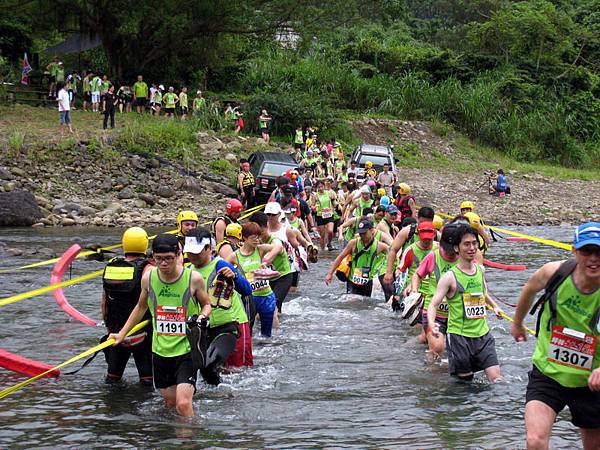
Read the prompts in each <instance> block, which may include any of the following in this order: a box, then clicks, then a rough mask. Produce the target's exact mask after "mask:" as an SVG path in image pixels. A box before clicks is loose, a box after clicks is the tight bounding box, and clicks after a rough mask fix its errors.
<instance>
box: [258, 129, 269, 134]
mask: <svg viewBox="0 0 600 450" xmlns="http://www.w3.org/2000/svg"><path fill="white" fill-rule="evenodd" d="M260 132H261V133H264V134H269V129H268V128H261V129H260Z"/></svg>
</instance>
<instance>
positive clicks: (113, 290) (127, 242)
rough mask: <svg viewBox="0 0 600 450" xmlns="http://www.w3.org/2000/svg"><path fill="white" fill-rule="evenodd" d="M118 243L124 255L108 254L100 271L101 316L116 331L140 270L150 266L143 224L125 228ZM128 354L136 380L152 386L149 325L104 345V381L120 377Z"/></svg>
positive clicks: (137, 287)
mask: <svg viewBox="0 0 600 450" xmlns="http://www.w3.org/2000/svg"><path fill="white" fill-rule="evenodd" d="M121 243H122V247H123V252H124V253H125V256H124V257H117V258H112V259H111V260H110V261H109V262H108V264H107V265H106V267H105V268H104V273H103V275H102V286H103V291H102V319H103V320H104V323H105V324H106V329H107V330H108V332H109V333H118V332H119V330H120V329H121V328H123V325H125V322H126V321H127V319H128V318H129V315H130V314H131V311H133V309H134V308H135V305H136V304H137V302H138V299H139V298H140V293H141V291H142V287H141V282H142V277H143V274H145V273H146V272H147V271H148V270H150V268H151V267H152V266H151V265H150V264H149V261H148V260H147V259H146V251H147V250H148V235H147V234H146V231H145V230H144V229H143V228H139V227H132V228H128V229H127V230H125V233H123V238H122V240H121ZM150 318H151V316H150V312H149V311H146V313H145V314H144V317H142V319H143V320H146V319H150ZM131 355H133V358H134V360H135V365H136V367H137V371H138V375H139V377H140V383H141V384H143V385H145V386H152V325H148V326H146V327H145V328H144V329H143V330H140V331H139V332H138V333H137V334H135V335H133V336H129V337H126V338H125V340H124V341H123V342H122V343H121V344H119V345H116V346H114V347H107V348H105V349H104V357H105V358H106V364H107V365H108V369H107V372H106V382H107V383H116V382H118V381H120V380H121V378H122V377H123V372H124V371H125V367H126V366H127V361H129V357H130V356H131Z"/></svg>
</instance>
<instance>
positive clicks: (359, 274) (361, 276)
mask: <svg viewBox="0 0 600 450" xmlns="http://www.w3.org/2000/svg"><path fill="white" fill-rule="evenodd" d="M370 272H371V268H369V267H362V268H358V267H357V268H356V269H354V273H353V274H352V283H354V284H358V285H360V286H362V285H365V284H367V283H368V282H369V274H370Z"/></svg>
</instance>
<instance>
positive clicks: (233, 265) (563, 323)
mask: <svg viewBox="0 0 600 450" xmlns="http://www.w3.org/2000/svg"><path fill="white" fill-rule="evenodd" d="M296 137H297V141H296V144H297V157H298V160H299V161H300V167H299V168H298V169H292V170H289V171H287V172H286V173H284V174H282V176H281V177H279V179H278V183H277V188H276V189H275V190H274V191H273V193H272V195H271V197H270V198H269V201H268V202H267V203H266V205H265V206H264V212H263V211H261V208H260V207H259V208H253V209H254V211H252V210H250V213H249V214H246V215H244V221H243V223H240V220H239V219H240V217H241V216H242V214H244V208H245V207H246V208H250V207H251V206H252V203H251V201H248V200H250V199H249V198H248V197H249V196H251V194H250V190H249V189H248V186H247V185H245V184H244V179H245V178H246V176H247V175H245V174H248V173H249V167H248V163H247V161H241V164H240V177H239V183H240V186H239V188H240V198H239V199H230V200H229V201H228V202H227V204H226V208H225V209H226V213H225V214H224V215H223V216H221V217H218V218H216V219H215V220H214V221H213V222H212V226H211V227H210V228H206V227H202V226H199V222H200V219H199V218H198V216H197V215H196V214H195V213H194V212H193V211H182V212H181V213H180V214H179V216H178V218H177V226H178V228H177V234H160V235H158V236H157V237H156V238H155V239H154V240H153V241H152V243H151V250H152V262H151V261H150V260H149V259H147V257H146V254H147V251H148V245H149V241H148V236H147V235H146V233H145V231H144V230H142V229H140V228H137V227H136V228H131V229H128V230H127V231H126V232H125V233H124V235H123V241H122V244H123V250H124V253H125V256H124V257H122V258H115V259H114V260H112V261H111V262H109V264H108V265H107V267H106V270H105V273H104V297H103V312H104V320H105V322H106V324H107V327H108V331H109V333H111V334H110V337H113V338H115V339H116V341H117V343H118V344H119V345H116V346H114V347H111V348H110V349H109V350H108V351H107V352H106V359H107V362H108V373H107V377H106V379H107V381H108V382H115V381H118V380H119V379H120V378H121V376H122V374H123V370H124V368H125V365H126V363H127V360H128V358H129V356H130V354H133V356H134V358H135V361H136V364H137V367H138V371H139V375H140V380H141V381H142V382H143V383H147V384H152V383H153V384H154V386H155V387H156V388H158V389H160V390H161V393H162V395H163V397H164V399H165V402H166V404H167V406H172V407H175V408H176V409H177V411H178V412H179V413H180V414H181V415H184V416H191V415H193V409H192V396H193V394H194V392H195V389H196V382H197V379H196V376H197V373H198V371H199V372H200V374H201V376H202V378H203V379H204V380H205V382H206V383H208V384H213V385H217V384H219V383H220V379H221V378H220V377H221V374H222V373H223V371H227V370H234V369H235V368H238V367H242V366H252V365H253V359H252V334H253V329H254V328H255V326H254V323H255V321H257V322H260V327H258V326H257V327H256V331H255V332H254V334H255V335H257V334H260V335H261V336H263V337H264V338H267V339H268V338H270V337H271V335H272V330H273V328H274V327H277V326H278V315H280V314H281V313H282V310H283V308H284V302H285V300H286V297H287V296H288V293H290V292H293V291H294V290H296V289H297V288H298V282H299V279H300V276H301V274H303V273H304V272H306V271H307V270H308V269H309V266H310V264H311V263H314V262H316V261H317V258H318V254H319V250H320V251H321V252H324V251H328V252H335V251H336V250H337V251H338V254H337V256H336V257H335V259H334V260H333V261H332V262H331V264H329V270H328V271H327V274H326V276H325V282H326V283H328V284H329V283H331V282H332V281H333V280H334V276H335V277H336V278H338V279H339V280H341V281H342V282H344V283H345V292H346V293H348V294H355V295H360V296H367V297H370V296H371V295H372V294H373V287H374V285H376V284H379V285H380V286H381V288H382V291H383V299H382V300H383V301H385V302H386V303H387V304H388V305H389V306H390V310H392V311H395V313H396V314H398V315H399V317H401V318H403V319H405V320H404V321H403V322H402V323H403V324H405V325H406V326H414V328H415V335H416V336H418V340H419V342H421V343H422V344H423V345H424V350H425V349H427V350H428V351H427V355H428V357H429V358H430V359H437V358H440V357H442V355H443V354H446V355H447V358H448V371H449V373H450V374H451V375H453V376H455V377H456V378H457V379H459V380H461V381H463V382H469V381H471V380H472V379H473V377H474V376H475V374H476V373H477V372H480V371H483V372H484V373H485V376H486V377H487V379H488V380H489V381H491V382H496V381H500V380H502V371H501V365H500V362H499V360H498V356H497V352H496V348H495V341H494V337H493V336H492V334H491V332H490V327H489V325H488V312H489V311H491V312H493V313H494V314H495V315H496V316H497V317H499V318H502V317H505V318H506V317H508V316H507V315H506V314H505V313H504V311H503V310H502V309H501V308H500V306H499V305H498V304H497V303H496V301H495V300H494V299H493V298H492V296H491V295H490V292H489V289H488V287H487V284H486V280H485V271H484V268H483V264H482V263H483V255H484V253H485V252H486V251H487V249H488V248H489V246H490V245H493V242H492V239H491V237H490V234H488V231H487V230H486V226H485V224H484V223H483V221H482V220H481V218H480V217H479V216H478V215H477V214H476V212H475V205H474V204H473V202H471V201H469V200H466V201H464V202H462V203H461V204H460V205H457V209H458V210H459V212H458V214H457V215H456V216H455V217H453V218H449V219H446V220H444V219H442V218H441V217H440V215H437V214H436V213H435V211H434V210H433V209H432V208H431V207H429V206H420V207H419V206H417V201H416V199H415V198H414V196H413V195H412V194H411V188H410V186H409V185H408V184H407V183H405V182H399V181H400V180H398V179H397V176H396V174H393V173H391V172H390V171H389V167H384V168H383V169H382V170H381V172H380V173H378V172H377V170H376V169H375V168H374V167H373V165H370V164H369V163H367V165H366V167H365V168H364V169H365V170H364V171H360V172H359V170H357V169H356V167H354V166H353V165H350V167H347V164H346V160H345V156H344V152H343V151H342V150H341V147H340V146H339V145H338V144H337V143H336V142H335V141H330V142H323V143H321V142H319V141H318V138H316V136H315V134H314V133H313V132H312V131H311V130H307V129H301V128H299V129H298V130H297V134H296ZM308 139H310V141H308ZM300 140H302V142H301V143H300ZM244 204H245V206H244ZM305 276H307V277H311V274H310V273H307V274H306V275H305ZM311 281H312V282H315V281H316V280H315V279H314V277H313V278H312V279H311ZM540 291H545V292H544V295H543V297H542V299H543V301H542V303H538V305H537V307H538V309H539V312H537V313H538V314H539V319H538V329H537V333H538V337H537V346H536V350H535V354H534V357H533V368H532V370H531V372H530V374H529V383H528V386H527V392H526V408H525V421H526V429H527V442H528V446H529V448H547V447H548V445H549V437H550V434H551V430H552V426H553V423H554V421H555V419H556V416H557V414H558V413H559V412H560V411H561V410H562V409H563V408H564V407H565V406H568V407H569V409H570V411H571V415H572V420H573V424H574V425H575V426H577V427H579V428H580V429H581V433H582V439H583V444H584V447H585V448H587V449H592V448H599V446H600V414H598V411H600V355H599V352H598V349H599V347H600V346H599V344H598V335H599V334H600V223H598V222H589V223H585V224H582V225H580V226H579V227H577V229H576V233H575V237H574V240H573V257H572V258H571V259H569V260H567V261H566V262H551V263H548V264H546V265H545V266H544V267H542V268H541V269H539V270H538V271H537V272H536V273H535V274H534V275H533V276H532V277H531V278H530V279H529V281H528V282H527V284H526V285H525V287H524V288H523V291H522V293H521V297H520V299H519V302H518V306H517V310H516V315H515V318H514V322H513V324H512V329H511V333H512V335H513V336H514V338H515V339H516V340H517V341H523V340H525V339H526V338H527V332H526V331H525V328H524V326H523V320H524V318H525V316H526V314H527V312H529V310H530V309H531V307H532V304H533V300H534V296H535V294H536V293H538V292H540ZM143 318H148V319H150V320H151V324H150V325H148V326H147V327H146V329H145V330H143V331H142V332H141V333H138V334H136V335H134V336H129V337H126V334H127V332H128V331H129V330H130V329H131V328H132V327H133V326H134V325H135V324H137V323H138V322H139V321H141V320H142V319H143Z"/></svg>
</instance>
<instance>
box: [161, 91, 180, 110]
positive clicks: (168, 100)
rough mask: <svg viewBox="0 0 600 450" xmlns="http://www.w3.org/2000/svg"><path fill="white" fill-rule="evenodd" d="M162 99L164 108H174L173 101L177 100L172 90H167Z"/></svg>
mask: <svg viewBox="0 0 600 450" xmlns="http://www.w3.org/2000/svg"><path fill="white" fill-rule="evenodd" d="M163 100H164V102H165V108H168V109H173V108H175V102H176V101H177V100H178V98H177V95H175V93H173V92H167V93H166V94H165V95H164V96H163Z"/></svg>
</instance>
